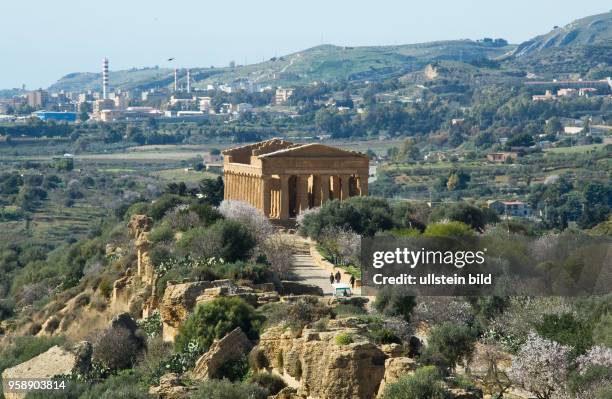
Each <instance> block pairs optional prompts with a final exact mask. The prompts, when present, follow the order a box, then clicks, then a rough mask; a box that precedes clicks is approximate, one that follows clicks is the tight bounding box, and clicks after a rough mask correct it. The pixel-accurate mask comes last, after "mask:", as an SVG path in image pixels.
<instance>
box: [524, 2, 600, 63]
mask: <svg viewBox="0 0 612 399" xmlns="http://www.w3.org/2000/svg"><path fill="white" fill-rule="evenodd" d="M598 44H604V45H606V44H607V45H609V44H612V12H609V13H605V14H597V15H591V16H589V17H586V18H581V19H577V20H575V21H573V22H571V23H569V24H567V25H565V26H561V27H555V28H554V29H553V30H551V31H550V32H548V33H547V34H545V35H540V36H536V37H534V38H533V39H531V40H528V41H526V42H523V43H521V44H520V45H519V46H518V47H517V49H516V50H515V52H514V54H515V56H516V57H523V56H527V55H531V54H534V53H537V52H539V51H542V50H546V49H550V48H563V47H569V46H594V45H598Z"/></svg>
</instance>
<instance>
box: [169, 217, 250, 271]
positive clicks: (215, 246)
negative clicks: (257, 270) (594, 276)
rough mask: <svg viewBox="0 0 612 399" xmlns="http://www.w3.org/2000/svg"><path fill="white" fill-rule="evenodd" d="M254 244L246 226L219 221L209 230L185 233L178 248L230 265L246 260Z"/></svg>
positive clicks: (199, 228) (202, 229)
mask: <svg viewBox="0 0 612 399" xmlns="http://www.w3.org/2000/svg"><path fill="white" fill-rule="evenodd" d="M255 244H256V240H255V237H253V236H252V235H251V233H250V232H249V230H248V228H247V227H246V226H244V225H243V224H241V223H239V222H237V221H234V220H220V221H218V222H216V223H215V224H214V225H212V226H211V227H209V228H204V227H197V228H195V229H191V230H188V231H186V232H185V233H184V234H183V236H182V237H181V240H180V241H179V243H178V246H179V248H181V249H182V250H183V252H184V253H186V254H192V255H193V256H195V257H204V258H211V257H217V258H222V259H223V260H225V261H226V262H230V263H231V262H236V261H239V260H246V259H248V258H249V256H250V253H251V250H252V249H253V248H254V247H255Z"/></svg>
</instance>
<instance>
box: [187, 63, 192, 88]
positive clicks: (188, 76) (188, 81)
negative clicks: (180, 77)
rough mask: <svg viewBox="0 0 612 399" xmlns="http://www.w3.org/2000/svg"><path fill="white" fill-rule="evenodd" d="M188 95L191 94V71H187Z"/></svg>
mask: <svg viewBox="0 0 612 399" xmlns="http://www.w3.org/2000/svg"><path fill="white" fill-rule="evenodd" d="M187 93H191V70H189V69H187Z"/></svg>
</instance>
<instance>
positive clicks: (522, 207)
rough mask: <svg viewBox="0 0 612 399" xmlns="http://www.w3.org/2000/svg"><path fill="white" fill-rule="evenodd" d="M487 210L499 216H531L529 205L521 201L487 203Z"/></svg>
mask: <svg viewBox="0 0 612 399" xmlns="http://www.w3.org/2000/svg"><path fill="white" fill-rule="evenodd" d="M487 205H488V207H489V209H492V210H494V211H495V212H496V213H498V214H499V215H501V216H510V217H529V216H531V214H532V211H531V207H530V206H529V204H527V203H525V202H523V201H499V200H491V201H487Z"/></svg>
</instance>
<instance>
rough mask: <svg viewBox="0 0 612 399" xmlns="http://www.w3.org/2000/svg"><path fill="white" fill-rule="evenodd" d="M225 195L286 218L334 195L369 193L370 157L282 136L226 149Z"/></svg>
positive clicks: (269, 213) (271, 215)
mask: <svg viewBox="0 0 612 399" xmlns="http://www.w3.org/2000/svg"><path fill="white" fill-rule="evenodd" d="M223 155H224V161H223V173H224V177H225V199H226V200H238V201H245V202H247V203H249V204H251V205H253V206H254V207H256V208H258V209H261V210H262V211H263V212H264V214H265V215H266V216H267V217H269V218H271V219H281V220H287V219H290V218H294V217H296V216H297V215H298V214H300V213H301V212H303V211H305V210H306V209H309V208H313V207H317V206H320V205H321V204H323V203H324V202H326V201H328V200H331V199H338V200H344V199H346V198H349V197H353V196H361V195H367V194H368V170H369V169H368V167H369V159H368V157H367V156H366V155H364V154H361V153H358V152H353V151H346V150H341V149H339V148H334V147H329V146H326V145H322V144H294V143H291V142H288V141H284V140H280V139H271V140H267V141H262V142H260V143H255V144H249V145H245V146H242V147H237V148H231V149H227V150H225V151H223Z"/></svg>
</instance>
